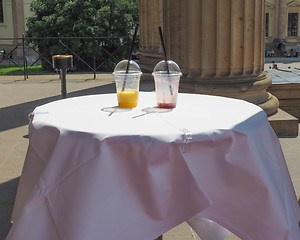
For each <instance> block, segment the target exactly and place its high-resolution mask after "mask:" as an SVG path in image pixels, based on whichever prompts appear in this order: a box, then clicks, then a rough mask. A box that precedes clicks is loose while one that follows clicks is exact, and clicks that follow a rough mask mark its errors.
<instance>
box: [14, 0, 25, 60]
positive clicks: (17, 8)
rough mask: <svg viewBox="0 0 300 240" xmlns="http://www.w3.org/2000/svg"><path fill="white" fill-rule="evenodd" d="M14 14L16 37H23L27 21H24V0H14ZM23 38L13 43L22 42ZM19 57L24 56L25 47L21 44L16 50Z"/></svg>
mask: <svg viewBox="0 0 300 240" xmlns="http://www.w3.org/2000/svg"><path fill="white" fill-rule="evenodd" d="M11 4H12V15H13V29H14V38H21V37H22V34H23V33H25V21H24V19H25V18H24V3H23V0H20V1H17V0H12V1H11ZM21 42H22V41H21V40H20V41H18V40H14V42H13V44H15V45H17V44H21ZM16 52H17V56H18V57H23V49H22V47H21V46H19V47H18V48H17V50H16Z"/></svg>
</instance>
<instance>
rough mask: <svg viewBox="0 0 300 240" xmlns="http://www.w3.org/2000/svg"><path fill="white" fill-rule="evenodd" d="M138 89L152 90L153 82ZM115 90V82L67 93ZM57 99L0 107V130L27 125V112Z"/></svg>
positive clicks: (59, 97) (94, 92) (77, 93)
mask: <svg viewBox="0 0 300 240" xmlns="http://www.w3.org/2000/svg"><path fill="white" fill-rule="evenodd" d="M140 90H141V91H153V90H154V84H153V83H152V82H146V83H141V86H140ZM115 91H116V89H115V84H114V83H113V84H112V83H110V84H107V85H103V86H99V87H93V88H88V89H84V90H80V91H76V92H71V93H69V94H68V97H78V96H85V95H94V94H105V93H115ZM59 99H61V96H60V95H58V96H53V97H48V98H43V99H39V100H36V101H31V102H25V103H21V104H17V105H13V106H9V107H4V108H0V132H1V131H5V130H9V129H13V128H17V127H21V126H24V125H27V124H28V114H29V113H31V112H32V111H33V110H34V109H35V108H36V107H37V106H40V105H43V104H46V103H49V102H52V101H55V100H59Z"/></svg>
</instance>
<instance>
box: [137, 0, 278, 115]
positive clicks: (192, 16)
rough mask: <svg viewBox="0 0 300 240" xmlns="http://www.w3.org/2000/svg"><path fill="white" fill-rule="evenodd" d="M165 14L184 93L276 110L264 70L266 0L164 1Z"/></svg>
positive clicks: (168, 44)
mask: <svg viewBox="0 0 300 240" xmlns="http://www.w3.org/2000/svg"><path fill="white" fill-rule="evenodd" d="M163 12H164V14H163V30H164V35H165V41H166V47H167V52H168V53H169V54H168V55H169V58H170V59H172V60H174V61H175V62H177V63H178V64H179V66H180V67H181V68H182V71H183V73H184V77H183V79H182V81H181V83H180V90H181V92H191V93H203V94H211V95H219V96H226V97H233V98H239V99H244V100H247V101H249V102H252V103H254V104H257V105H259V106H261V107H262V108H263V109H264V110H265V112H266V113H267V114H268V115H272V114H273V113H275V112H276V111H277V109H278V106H279V102H278V100H277V99H276V98H275V97H274V96H272V95H271V94H269V93H268V92H267V91H266V89H267V88H268V86H269V85H270V84H271V82H272V81H271V79H270V78H269V77H267V76H266V74H265V73H264V72H263V70H264V37H265V36H264V33H265V27H264V26H265V0H253V1H249V0H189V1H180V0H165V1H164V2H163ZM141 17H143V16H141ZM141 27H142V26H141ZM141 60H142V61H143V59H141Z"/></svg>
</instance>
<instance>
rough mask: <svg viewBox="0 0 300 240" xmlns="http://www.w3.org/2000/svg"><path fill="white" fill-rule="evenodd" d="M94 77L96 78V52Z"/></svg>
mask: <svg viewBox="0 0 300 240" xmlns="http://www.w3.org/2000/svg"><path fill="white" fill-rule="evenodd" d="M94 79H96V57H95V54H94Z"/></svg>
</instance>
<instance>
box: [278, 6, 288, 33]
mask: <svg viewBox="0 0 300 240" xmlns="http://www.w3.org/2000/svg"><path fill="white" fill-rule="evenodd" d="M286 7H287V0H279V9H278V37H279V38H280V39H284V38H285V36H286V35H287V34H286V32H287V26H286V24H287V18H286V17H287V14H286Z"/></svg>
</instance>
